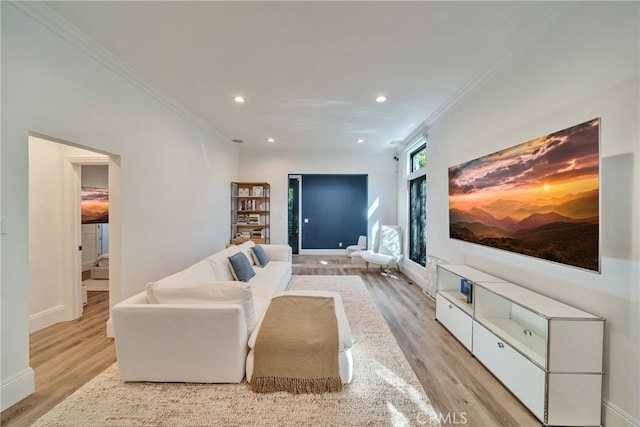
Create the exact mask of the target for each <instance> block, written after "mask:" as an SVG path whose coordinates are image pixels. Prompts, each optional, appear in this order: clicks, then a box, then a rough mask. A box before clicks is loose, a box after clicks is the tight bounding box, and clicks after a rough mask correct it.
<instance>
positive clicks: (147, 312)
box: [112, 292, 248, 383]
mask: <svg viewBox="0 0 640 427" xmlns="http://www.w3.org/2000/svg"><path fill="white" fill-rule="evenodd" d="M142 301H144V303H141V302H142ZM112 318H113V327H114V331H115V341H116V352H117V356H118V366H119V368H120V376H121V378H122V380H124V381H157V382H199V383H226V382H229V383H237V382H240V381H242V378H243V377H244V373H245V360H246V356H247V341H248V337H247V325H246V322H245V316H244V312H243V309H242V306H241V305H237V304H146V297H145V296H144V292H143V293H141V294H137V295H134V296H133V297H131V298H129V299H127V300H125V301H122V302H121V303H119V304H117V305H116V306H115V307H114V308H113V312H112Z"/></svg>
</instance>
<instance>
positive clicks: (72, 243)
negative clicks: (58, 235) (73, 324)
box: [63, 155, 111, 319]
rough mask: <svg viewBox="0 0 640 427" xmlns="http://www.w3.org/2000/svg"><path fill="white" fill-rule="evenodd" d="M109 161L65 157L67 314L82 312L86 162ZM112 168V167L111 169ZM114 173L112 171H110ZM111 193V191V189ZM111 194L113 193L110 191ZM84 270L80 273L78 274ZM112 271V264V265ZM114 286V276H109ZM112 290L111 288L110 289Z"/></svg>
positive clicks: (74, 317)
mask: <svg viewBox="0 0 640 427" xmlns="http://www.w3.org/2000/svg"><path fill="white" fill-rule="evenodd" d="M83 165H106V166H107V168H108V167H109V157H108V156H106V155H105V156H104V157H65V158H64V172H63V173H64V182H65V185H64V206H65V208H64V209H65V214H64V215H63V218H64V220H63V221H64V225H63V232H64V236H65V248H66V249H65V251H64V257H63V260H64V269H63V271H64V273H63V275H64V276H63V277H64V283H66V284H67V285H65V287H64V300H65V305H64V306H65V309H66V312H67V316H68V317H69V318H71V319H77V318H78V317H80V316H82V312H83V305H82V251H81V250H80V247H81V246H82V215H81V212H80V203H81V191H82V176H81V171H82V166H83ZM109 172H110V171H109ZM109 174H110V173H109ZM109 193H111V191H109ZM109 196H111V194H109ZM78 273H80V274H78ZM109 273H111V267H109ZM109 288H111V280H109ZM109 290H111V289H109Z"/></svg>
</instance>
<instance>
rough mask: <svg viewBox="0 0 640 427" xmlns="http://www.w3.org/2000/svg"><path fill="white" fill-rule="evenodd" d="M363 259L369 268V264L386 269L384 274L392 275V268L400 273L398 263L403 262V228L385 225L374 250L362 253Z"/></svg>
mask: <svg viewBox="0 0 640 427" xmlns="http://www.w3.org/2000/svg"><path fill="white" fill-rule="evenodd" d="M361 256H362V259H363V260H364V261H365V263H366V264H367V269H368V268H369V263H372V264H377V265H379V266H381V267H384V272H383V274H386V275H391V267H395V268H396V269H397V270H398V271H400V267H399V266H398V263H399V262H400V261H401V260H402V258H403V256H404V255H403V254H402V227H400V226H397V225H383V226H381V227H380V230H379V232H378V234H377V236H376V239H375V243H374V245H373V250H368V251H364V252H362V255H361Z"/></svg>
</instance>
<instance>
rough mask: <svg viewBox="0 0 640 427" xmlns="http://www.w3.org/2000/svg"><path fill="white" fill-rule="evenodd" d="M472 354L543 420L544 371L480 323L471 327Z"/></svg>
mask: <svg viewBox="0 0 640 427" xmlns="http://www.w3.org/2000/svg"><path fill="white" fill-rule="evenodd" d="M473 354H474V356H476V358H477V359H478V360H479V361H480V362H482V364H483V365H484V366H486V367H487V369H489V370H490V371H491V373H493V375H495V376H496V377H497V378H498V379H499V380H500V381H501V382H502V383H503V384H504V385H505V386H506V387H507V388H508V389H509V390H511V392H512V393H513V394H514V395H516V397H517V398H518V399H520V401H522V403H524V405H525V406H526V407H527V408H529V410H531V412H533V414H534V415H535V416H536V417H538V419H540V420H544V401H545V382H546V374H545V372H544V371H543V370H542V369H540V368H539V367H538V366H536V365H535V364H534V363H533V362H532V361H530V360H529V359H527V358H526V357H524V356H523V355H522V354H520V353H519V352H517V351H516V350H514V349H513V348H512V347H511V346H510V345H509V344H507V343H506V342H504V341H503V340H502V339H500V338H499V337H497V336H496V335H494V334H493V333H491V332H490V331H489V330H487V329H486V328H485V327H484V326H482V325H481V324H480V323H478V322H475V321H474V325H473Z"/></svg>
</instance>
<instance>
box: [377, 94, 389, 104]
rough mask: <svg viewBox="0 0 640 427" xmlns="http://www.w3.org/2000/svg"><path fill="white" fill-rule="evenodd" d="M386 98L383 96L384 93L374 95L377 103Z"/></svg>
mask: <svg viewBox="0 0 640 427" xmlns="http://www.w3.org/2000/svg"><path fill="white" fill-rule="evenodd" d="M386 100H387V97H386V96H384V95H378V96H376V102H377V103H378V104H380V103H383V102H384V101H386Z"/></svg>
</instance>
